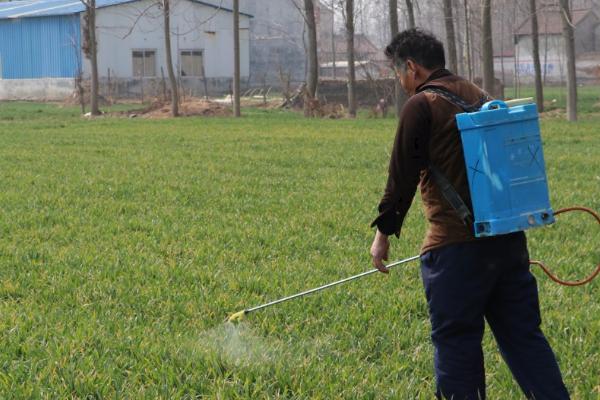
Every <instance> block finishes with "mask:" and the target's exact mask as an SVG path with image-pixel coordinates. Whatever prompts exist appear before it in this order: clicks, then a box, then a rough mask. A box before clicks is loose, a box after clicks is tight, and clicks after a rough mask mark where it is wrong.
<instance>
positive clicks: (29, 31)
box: [0, 15, 81, 79]
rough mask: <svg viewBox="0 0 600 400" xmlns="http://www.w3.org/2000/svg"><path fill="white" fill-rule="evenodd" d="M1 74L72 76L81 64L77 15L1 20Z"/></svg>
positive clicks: (7, 77)
mask: <svg viewBox="0 0 600 400" xmlns="http://www.w3.org/2000/svg"><path fill="white" fill-rule="evenodd" d="M0 38H1V40H0V78H1V79H35V78H69V77H70V78H72V77H75V76H76V75H77V72H78V70H79V69H80V65H81V52H80V51H79V49H80V48H81V45H80V42H81V33H80V25H79V18H78V16H74V15H70V16H69V15H67V16H54V17H36V18H18V19H3V20H0Z"/></svg>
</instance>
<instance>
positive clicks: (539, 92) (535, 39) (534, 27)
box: [529, 0, 544, 112]
mask: <svg viewBox="0 0 600 400" xmlns="http://www.w3.org/2000/svg"><path fill="white" fill-rule="evenodd" d="M529 8H530V11H531V40H532V44H533V47H532V51H533V67H534V69H535V99H536V103H537V108H538V111H539V112H542V111H544V85H543V83H542V65H541V63H540V37H539V29H538V18H537V6H536V4H535V0H529Z"/></svg>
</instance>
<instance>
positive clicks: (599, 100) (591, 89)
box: [504, 85, 600, 115]
mask: <svg viewBox="0 0 600 400" xmlns="http://www.w3.org/2000/svg"><path fill="white" fill-rule="evenodd" d="M504 94H505V96H506V97H507V98H523V97H533V98H535V87H533V86H522V87H520V88H519V90H518V91H516V92H515V88H514V87H507V88H506V89H505V90H504ZM577 96H578V104H577V109H578V111H579V112H580V113H583V114H584V115H585V114H588V113H596V114H597V113H600V87H599V86H592V85H586V86H580V87H578V88H577ZM544 99H545V101H544V103H546V110H545V111H552V110H556V109H565V108H566V107H567V89H566V87H564V86H547V87H544Z"/></svg>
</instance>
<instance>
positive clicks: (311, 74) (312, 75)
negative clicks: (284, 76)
mask: <svg viewBox="0 0 600 400" xmlns="http://www.w3.org/2000/svg"><path fill="white" fill-rule="evenodd" d="M304 20H305V22H306V29H307V31H308V48H307V50H308V68H307V71H306V72H307V77H306V98H305V100H304V115H305V116H307V117H308V116H311V114H312V111H311V109H312V106H311V105H312V104H314V102H315V100H316V99H315V98H316V95H317V85H318V82H319V60H318V57H317V24H316V20H315V7H314V3H313V0H304Z"/></svg>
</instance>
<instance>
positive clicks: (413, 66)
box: [406, 59, 417, 73]
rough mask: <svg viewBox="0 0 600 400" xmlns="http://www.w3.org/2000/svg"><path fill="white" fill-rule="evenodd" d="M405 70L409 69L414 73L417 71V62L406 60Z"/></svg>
mask: <svg viewBox="0 0 600 400" xmlns="http://www.w3.org/2000/svg"><path fill="white" fill-rule="evenodd" d="M406 70H407V71H408V70H410V71H412V72H413V73H416V72H417V64H416V63H415V62H414V61H413V60H411V59H408V60H406Z"/></svg>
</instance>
